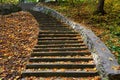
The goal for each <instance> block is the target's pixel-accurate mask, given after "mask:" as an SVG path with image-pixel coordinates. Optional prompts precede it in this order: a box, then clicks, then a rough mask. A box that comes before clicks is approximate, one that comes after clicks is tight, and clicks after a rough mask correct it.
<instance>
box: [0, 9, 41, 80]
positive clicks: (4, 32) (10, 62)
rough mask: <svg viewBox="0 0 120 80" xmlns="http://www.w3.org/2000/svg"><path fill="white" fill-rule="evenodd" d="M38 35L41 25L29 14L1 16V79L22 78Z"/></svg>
mask: <svg viewBox="0 0 120 80" xmlns="http://www.w3.org/2000/svg"><path fill="white" fill-rule="evenodd" d="M38 33H39V24H38V23H37V21H36V20H35V18H34V17H33V16H32V15H31V14H30V13H29V12H24V11H20V12H17V13H12V14H9V15H4V16H3V15H0V79H4V80H14V79H16V80H17V79H18V78H19V77H20V74H21V71H22V70H24V69H25V65H26V63H27V60H28V58H29V57H30V53H31V52H32V48H33V47H34V46H35V45H36V43H37V37H38Z"/></svg>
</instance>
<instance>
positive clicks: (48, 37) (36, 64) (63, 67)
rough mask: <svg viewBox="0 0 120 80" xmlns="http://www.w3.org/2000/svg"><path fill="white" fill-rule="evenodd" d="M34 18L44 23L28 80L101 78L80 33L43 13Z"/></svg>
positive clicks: (35, 14) (35, 48)
mask: <svg viewBox="0 0 120 80" xmlns="http://www.w3.org/2000/svg"><path fill="white" fill-rule="evenodd" d="M32 14H33V15H34V16H35V17H36V19H37V21H38V22H39V23H40V33H39V38H38V43H37V45H36V46H35V47H34V49H33V52H32V53H31V57H30V60H29V62H28V64H27V65H26V70H25V71H24V72H23V73H22V77H24V78H27V79H29V78H32V77H33V76H36V77H51V78H52V77H92V79H93V78H94V77H96V76H98V72H97V70H96V68H95V64H94V61H93V59H92V55H91V53H90V52H89V50H88V48H87V47H86V45H85V44H84V43H83V41H82V39H81V36H80V34H79V33H77V32H76V31H74V30H73V29H72V28H70V27H69V26H67V25H65V24H63V23H61V22H59V21H57V20H56V19H54V18H52V17H50V16H47V15H45V14H42V13H39V12H32ZM33 78H34V77H33ZM95 80H99V78H97V79H95Z"/></svg>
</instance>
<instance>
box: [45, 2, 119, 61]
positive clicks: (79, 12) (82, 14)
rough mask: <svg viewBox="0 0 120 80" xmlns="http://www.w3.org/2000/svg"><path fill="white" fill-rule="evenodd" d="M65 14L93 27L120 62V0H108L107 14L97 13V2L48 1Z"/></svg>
mask: <svg viewBox="0 0 120 80" xmlns="http://www.w3.org/2000/svg"><path fill="white" fill-rule="evenodd" d="M45 5H47V6H49V7H51V8H53V9H55V10H57V11H58V12H60V13H62V14H63V15H64V16H67V17H68V18H71V19H72V20H74V21H76V22H78V23H81V24H83V25H85V26H87V28H89V29H91V30H92V31H93V32H94V33H95V34H96V35H97V36H98V37H99V38H100V39H101V40H102V41H103V42H104V43H105V44H106V45H107V47H108V48H109V49H110V50H111V52H112V53H113V54H114V55H115V57H116V59H118V62H119V63H120V2H119V0H114V1H112V0H106V2H105V11H106V13H107V14H105V15H100V14H98V15H95V14H94V11H95V9H96V6H97V2H94V0H89V1H88V0H82V1H81V2H79V3H78V2H77V3H76V2H75V3H74V5H71V3H66V2H64V3H46V4H45Z"/></svg>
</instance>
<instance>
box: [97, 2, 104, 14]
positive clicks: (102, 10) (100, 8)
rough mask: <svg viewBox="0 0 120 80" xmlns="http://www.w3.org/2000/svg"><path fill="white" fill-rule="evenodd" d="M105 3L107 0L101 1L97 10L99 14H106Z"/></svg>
mask: <svg viewBox="0 0 120 80" xmlns="http://www.w3.org/2000/svg"><path fill="white" fill-rule="evenodd" d="M104 2H105V0H99V3H98V6H97V10H96V13H97V14H102V15H104V14H105V13H106V12H105V10H104Z"/></svg>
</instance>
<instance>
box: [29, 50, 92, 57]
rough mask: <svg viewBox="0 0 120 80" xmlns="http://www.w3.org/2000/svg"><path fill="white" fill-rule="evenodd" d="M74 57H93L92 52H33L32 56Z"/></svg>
mask: <svg viewBox="0 0 120 80" xmlns="http://www.w3.org/2000/svg"><path fill="white" fill-rule="evenodd" d="M74 55H81V56H84V55H91V53H90V52H72V51H71V52H70V51H69V52H44V53H41V52H38V53H36V52H33V53H32V54H31V57H34V56H74Z"/></svg>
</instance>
